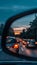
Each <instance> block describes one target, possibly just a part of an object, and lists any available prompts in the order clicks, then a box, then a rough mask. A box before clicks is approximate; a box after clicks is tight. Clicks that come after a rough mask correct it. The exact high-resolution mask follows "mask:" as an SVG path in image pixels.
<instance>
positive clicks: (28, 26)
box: [6, 14, 37, 57]
mask: <svg viewBox="0 0 37 65" xmlns="http://www.w3.org/2000/svg"><path fill="white" fill-rule="evenodd" d="M6 38H7V40H6V43H7V44H6V46H7V48H8V49H9V50H10V51H11V52H12V53H18V54H21V55H26V56H31V57H37V14H31V15H27V16H25V17H22V18H19V19H17V20H16V21H14V23H13V24H12V25H11V26H10V28H9V33H8V36H7V37H6Z"/></svg>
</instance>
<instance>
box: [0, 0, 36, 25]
mask: <svg viewBox="0 0 37 65" xmlns="http://www.w3.org/2000/svg"><path fill="white" fill-rule="evenodd" d="M32 8H37V0H0V23H5V22H6V20H7V19H8V18H9V17H11V16H13V15H16V14H18V13H20V12H23V11H26V10H29V9H32ZM21 22H22V23H23V19H22V20H21ZM22 23H21V25H22ZM17 24H18V23H15V25H17Z"/></svg>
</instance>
